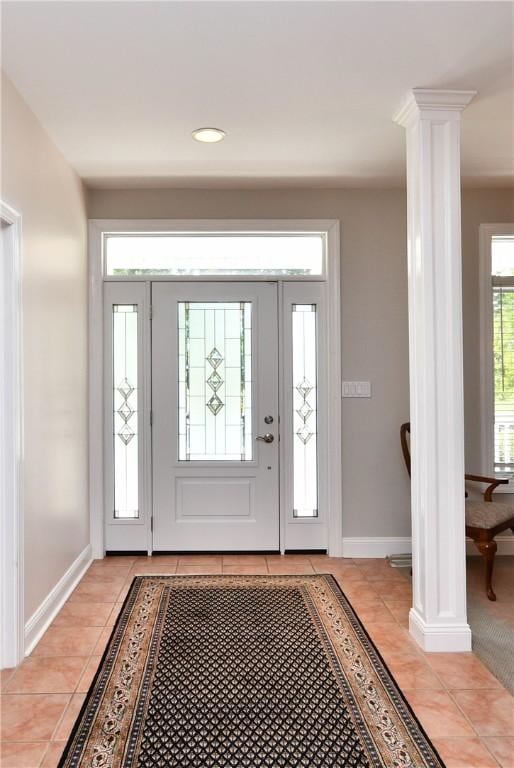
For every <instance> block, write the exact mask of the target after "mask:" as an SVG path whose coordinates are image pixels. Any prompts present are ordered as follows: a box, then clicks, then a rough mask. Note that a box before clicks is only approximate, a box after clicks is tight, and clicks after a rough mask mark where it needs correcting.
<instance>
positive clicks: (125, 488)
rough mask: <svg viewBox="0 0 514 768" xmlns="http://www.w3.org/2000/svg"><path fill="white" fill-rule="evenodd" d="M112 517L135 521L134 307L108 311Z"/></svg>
mask: <svg viewBox="0 0 514 768" xmlns="http://www.w3.org/2000/svg"><path fill="white" fill-rule="evenodd" d="M112 353H113V426H114V434H113V451H114V517H115V518H117V519H120V518H126V519H133V518H137V517H139V501H138V409H137V396H138V387H137V375H138V371H137V305H134V304H114V306H113V308H112Z"/></svg>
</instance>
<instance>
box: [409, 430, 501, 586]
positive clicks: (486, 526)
mask: <svg viewBox="0 0 514 768" xmlns="http://www.w3.org/2000/svg"><path fill="white" fill-rule="evenodd" d="M409 438H410V423H406V424H402V426H401V428H400V440H401V445H402V453H403V458H404V459H405V465H406V467H407V472H408V473H409V477H410V445H409ZM464 477H465V479H466V480H469V481H472V482H475V483H487V488H486V489H485V491H484V492H483V497H484V500H483V501H470V500H469V499H467V498H466V536H469V537H470V539H473V542H474V544H475V546H476V548H477V549H478V551H479V552H480V554H481V555H483V556H484V558H485V589H486V592H487V597H488V598H489V600H496V595H495V594H494V590H493V585H492V580H493V565H494V556H495V555H496V550H497V548H498V547H497V544H496V542H495V540H494V537H495V536H497V535H498V534H499V533H502V531H506V530H508V529H509V528H510V529H511V531H512V532H513V533H514V506H511V505H510V504H499V503H497V502H494V501H493V493H494V490H495V488H497V487H498V486H499V485H506V484H507V483H508V482H509V481H508V480H504V479H501V480H500V479H498V478H497V477H483V476H482V475H464ZM467 495H468V494H467V493H466V497H467Z"/></svg>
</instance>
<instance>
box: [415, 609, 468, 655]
mask: <svg viewBox="0 0 514 768" xmlns="http://www.w3.org/2000/svg"><path fill="white" fill-rule="evenodd" d="M409 631H410V633H411V635H412V636H413V638H414V640H415V641H416V642H417V644H418V645H419V646H420V647H421V648H422V649H423V650H424V651H428V652H433V653H451V652H453V653H458V652H464V651H471V629H470V627H469V624H465V623H463V624H449V623H448V624H427V623H426V622H425V621H424V620H423V619H422V618H421V616H420V615H419V614H418V613H417V612H416V610H415V609H414V608H411V609H410V613H409Z"/></svg>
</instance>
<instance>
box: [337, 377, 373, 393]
mask: <svg viewBox="0 0 514 768" xmlns="http://www.w3.org/2000/svg"><path fill="white" fill-rule="evenodd" d="M342 396H343V397H371V382H370V381H343V387H342Z"/></svg>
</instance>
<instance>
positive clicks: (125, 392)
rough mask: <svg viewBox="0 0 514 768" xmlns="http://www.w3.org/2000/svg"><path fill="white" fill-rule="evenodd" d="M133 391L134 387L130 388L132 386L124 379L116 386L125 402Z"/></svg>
mask: <svg viewBox="0 0 514 768" xmlns="http://www.w3.org/2000/svg"><path fill="white" fill-rule="evenodd" d="M133 391H134V387H133V386H132V384H130V382H129V381H128V379H127V378H126V377H125V378H124V379H123V381H122V382H121V384H118V392H119V393H120V395H121V396H122V397H123V398H124V399H125V400H128V399H129V397H130V395H131V394H132V392H133Z"/></svg>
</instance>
